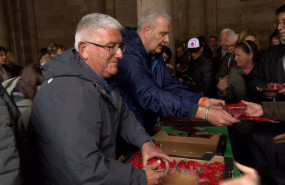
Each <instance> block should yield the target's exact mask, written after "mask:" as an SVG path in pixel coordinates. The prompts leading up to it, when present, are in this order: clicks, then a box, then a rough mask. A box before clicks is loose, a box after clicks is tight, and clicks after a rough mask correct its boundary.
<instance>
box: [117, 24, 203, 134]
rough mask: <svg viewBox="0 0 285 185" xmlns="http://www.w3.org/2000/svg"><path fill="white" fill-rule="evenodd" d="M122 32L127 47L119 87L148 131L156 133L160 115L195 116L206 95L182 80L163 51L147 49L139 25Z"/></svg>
mask: <svg viewBox="0 0 285 185" xmlns="http://www.w3.org/2000/svg"><path fill="white" fill-rule="evenodd" d="M122 36H123V42H124V43H125V44H126V46H127V47H126V51H125V52H124V57H123V58H122V59H121V60H120V62H119V73H118V75H117V80H118V87H119V90H120V93H121V95H122V97H123V100H124V101H125V102H126V103H127V104H128V106H129V108H130V109H131V110H132V111H133V112H134V113H135V115H136V117H137V119H138V120H139V121H140V122H141V123H142V124H143V125H144V127H145V129H146V130H147V132H148V133H150V134H152V130H153V126H154V125H155V123H156V121H157V118H158V116H162V115H163V116H166V115H172V116H175V117H178V118H182V117H193V116H195V115H196V112H197V109H198V106H197V102H198V101H199V99H200V98H201V97H202V95H201V94H195V93H192V92H191V91H190V90H189V89H188V87H186V86H184V85H182V84H181V83H179V82H178V81H177V78H176V77H174V76H173V75H171V72H170V70H169V69H168V68H167V67H166V65H165V64H164V62H163V59H162V57H161V55H152V54H149V53H147V51H146V50H145V48H144V46H143V44H142V41H141V39H140V37H139V35H138V34H137V32H136V29H134V28H126V29H125V30H124V31H123V32H122ZM155 60H158V62H157V63H156V64H155V62H154V61H155ZM152 69H153V70H152Z"/></svg>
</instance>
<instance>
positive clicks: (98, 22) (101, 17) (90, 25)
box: [74, 13, 123, 51]
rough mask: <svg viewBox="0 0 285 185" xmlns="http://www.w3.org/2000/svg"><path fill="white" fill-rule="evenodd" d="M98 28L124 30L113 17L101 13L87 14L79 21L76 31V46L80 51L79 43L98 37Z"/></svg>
mask: <svg viewBox="0 0 285 185" xmlns="http://www.w3.org/2000/svg"><path fill="white" fill-rule="evenodd" d="M98 29H115V30H118V31H122V29H123V27H122V25H121V24H120V23H119V22H118V21H117V20H116V19H114V18H113V17H111V16H109V15H105V14H100V13H92V14H88V15H85V16H84V17H82V19H81V20H80V21H79V23H78V25H77V28H76V33H75V42H74V47H75V49H76V50H77V51H78V43H79V42H80V41H83V40H85V39H89V38H92V37H96V34H94V33H95V31H96V30H98Z"/></svg>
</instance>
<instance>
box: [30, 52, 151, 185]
mask: <svg viewBox="0 0 285 185" xmlns="http://www.w3.org/2000/svg"><path fill="white" fill-rule="evenodd" d="M42 70H43V75H44V77H45V79H46V81H45V82H44V83H43V84H42V86H41V89H40V90H39V91H38V93H37V95H36V97H35V99H34V103H33V107H32V115H31V122H30V126H31V127H30V128H29V129H28V132H30V136H31V138H32V141H34V144H33V145H32V146H33V149H34V152H35V155H36V158H35V160H38V164H39V165H38V169H39V170H38V171H39V175H38V176H39V177H40V179H41V181H40V183H39V184H42V185H54V184H60V185H83V184H84V185H87V184H98V185H99V184H136V185H141V184H146V175H145V172H144V170H142V169H134V168H133V166H132V165H126V164H122V163H120V162H118V161H117V160H116V158H115V147H116V145H115V144H116V136H117V134H119V135H120V136H121V137H122V138H124V139H125V140H126V141H127V142H130V143H132V144H134V145H136V146H138V147H141V146H142V144H143V143H145V142H146V141H148V140H151V139H152V138H151V137H150V136H149V135H147V134H146V132H145V131H144V128H143V127H142V126H141V125H140V124H139V122H138V121H137V120H136V118H135V116H134V114H133V113H132V112H131V111H129V109H128V107H127V105H126V104H125V103H123V101H122V99H121V97H120V94H119V91H118V89H117V88H113V90H112V91H111V93H110V94H108V93H107V92H106V90H105V88H104V86H103V85H102V83H101V81H102V79H100V77H98V76H97V75H96V74H95V73H94V72H93V70H91V68H89V66H88V65H87V64H86V63H85V62H84V61H83V59H82V58H81V57H80V56H79V55H78V53H77V52H76V51H75V49H70V50H67V51H65V52H64V53H63V54H61V55H57V56H56V57H54V58H53V59H52V61H51V62H49V63H47V64H45V65H43V66H42Z"/></svg>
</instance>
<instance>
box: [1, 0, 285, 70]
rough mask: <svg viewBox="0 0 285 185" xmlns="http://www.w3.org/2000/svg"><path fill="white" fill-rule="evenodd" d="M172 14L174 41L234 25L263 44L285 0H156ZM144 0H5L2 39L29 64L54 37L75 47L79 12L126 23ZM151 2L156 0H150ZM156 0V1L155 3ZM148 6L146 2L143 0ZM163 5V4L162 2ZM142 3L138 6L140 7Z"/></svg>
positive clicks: (133, 21)
mask: <svg viewBox="0 0 285 185" xmlns="http://www.w3.org/2000/svg"><path fill="white" fill-rule="evenodd" d="M163 1H165V2H166V4H168V5H167V6H165V8H166V10H167V11H168V12H169V13H170V15H171V16H172V20H173V24H172V25H173V28H172V30H173V31H172V36H171V38H172V39H173V41H172V42H173V43H178V42H181V41H184V40H185V39H187V38H190V37H193V36H197V35H205V36H209V35H218V34H219V32H220V31H221V29H223V28H225V27H230V28H232V29H234V30H236V31H237V32H240V31H241V30H243V29H245V28H249V29H253V30H255V31H256V32H257V34H258V37H259V40H260V42H261V43H262V46H264V47H265V46H266V45H267V39H268V36H269V34H270V33H271V32H272V31H273V30H274V28H273V26H272V22H273V21H274V20H275V17H274V10H275V9H276V8H277V7H279V6H280V5H282V4H284V0H259V1H255V0H157V2H160V3H163ZM143 2H144V1H143V0H45V1H42V0H25V1H22V0H0V26H1V29H0V45H4V46H5V47H7V48H8V49H9V50H11V51H13V52H14V53H15V54H16V57H17V61H18V62H19V63H20V64H22V65H26V64H28V63H31V62H37V61H38V51H39V49H41V48H42V47H47V46H48V45H49V44H50V43H53V42H59V43H61V44H63V45H64V46H66V47H67V48H70V47H73V42H74V33H75V29H76V25H77V23H78V21H79V20H80V18H81V17H82V16H83V15H85V14H88V13H91V12H100V13H106V14H109V15H111V16H113V17H115V18H116V19H117V20H118V21H119V22H120V23H121V24H122V25H123V26H131V27H134V26H136V24H137V17H138V16H139V13H140V11H141V10H142V9H143V7H140V6H139V7H137V5H140V4H141V3H143ZM149 2H151V1H149ZM154 4H155V3H151V6H153V5H154ZM144 6H147V3H144ZM159 6H160V7H161V8H163V7H164V5H163V4H161V5H159ZM138 8H139V9H138Z"/></svg>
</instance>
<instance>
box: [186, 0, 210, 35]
mask: <svg viewBox="0 0 285 185" xmlns="http://www.w3.org/2000/svg"><path fill="white" fill-rule="evenodd" d="M188 18H189V19H188V32H189V36H190V37H196V36H199V35H204V36H205V33H206V2H205V0H199V1H197V0H189V1H188Z"/></svg>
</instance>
